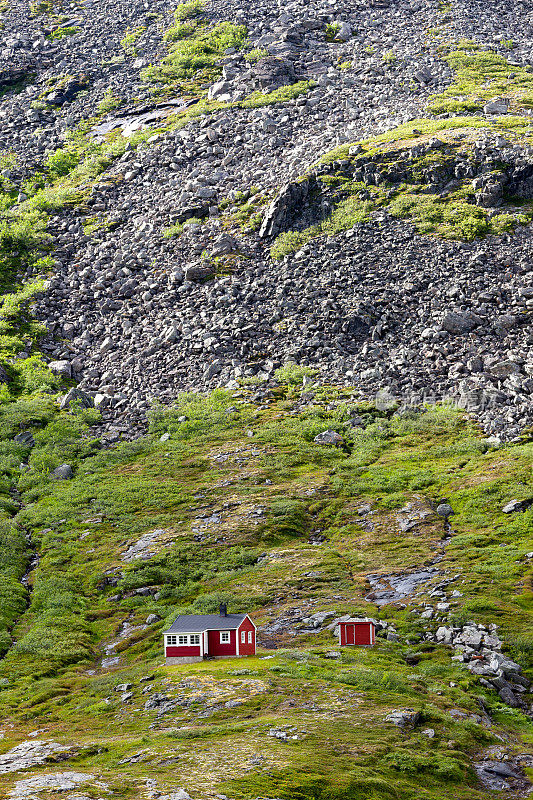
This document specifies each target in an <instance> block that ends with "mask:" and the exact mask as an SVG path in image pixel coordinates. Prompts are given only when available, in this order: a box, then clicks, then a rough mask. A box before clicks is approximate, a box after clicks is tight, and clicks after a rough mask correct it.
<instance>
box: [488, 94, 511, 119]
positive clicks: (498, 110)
mask: <svg viewBox="0 0 533 800" xmlns="http://www.w3.org/2000/svg"><path fill="white" fill-rule="evenodd" d="M509 105H510V100H509V98H508V97H493V98H492V100H489V101H488V103H485V105H484V106H483V112H484V114H485V115H486V116H493V115H500V114H507V113H508V111H509Z"/></svg>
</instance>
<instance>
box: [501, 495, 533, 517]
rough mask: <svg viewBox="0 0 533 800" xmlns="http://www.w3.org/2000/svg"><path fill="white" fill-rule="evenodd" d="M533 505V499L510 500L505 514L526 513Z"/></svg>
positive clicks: (504, 510)
mask: <svg viewBox="0 0 533 800" xmlns="http://www.w3.org/2000/svg"><path fill="white" fill-rule="evenodd" d="M532 504H533V498H532V499H529V498H528V499H527V500H510V501H509V502H508V503H507V504H506V505H505V506H504V507H503V508H502V511H503V513H504V514H515V513H516V512H518V511H525V510H526V508H529V506H530V505H532Z"/></svg>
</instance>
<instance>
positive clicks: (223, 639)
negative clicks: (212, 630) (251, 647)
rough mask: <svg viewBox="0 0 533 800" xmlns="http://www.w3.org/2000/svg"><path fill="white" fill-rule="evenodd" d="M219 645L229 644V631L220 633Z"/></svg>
mask: <svg viewBox="0 0 533 800" xmlns="http://www.w3.org/2000/svg"><path fill="white" fill-rule="evenodd" d="M220 644H229V631H220Z"/></svg>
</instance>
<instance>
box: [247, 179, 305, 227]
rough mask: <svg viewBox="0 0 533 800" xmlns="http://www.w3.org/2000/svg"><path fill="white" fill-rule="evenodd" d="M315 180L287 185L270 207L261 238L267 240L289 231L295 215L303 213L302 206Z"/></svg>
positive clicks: (263, 224)
mask: <svg viewBox="0 0 533 800" xmlns="http://www.w3.org/2000/svg"><path fill="white" fill-rule="evenodd" d="M314 184H315V180H314V179H312V178H306V179H305V180H303V181H295V182H294V183H286V184H285V186H284V187H283V188H282V190H281V192H280V193H279V194H278V196H277V197H275V198H274V200H273V201H272V202H271V203H270V205H269V206H268V208H267V210H266V212H265V216H264V217H263V222H262V223H261V227H260V229H259V237H260V238H261V239H266V238H269V237H273V236H277V234H278V233H281V231H284V230H287V228H288V227H290V223H291V220H292V217H293V215H294V214H295V213H296V212H297V211H300V212H301V206H302V204H303V203H304V202H305V200H306V199H307V197H308V195H309V190H310V188H311V186H312V185H314Z"/></svg>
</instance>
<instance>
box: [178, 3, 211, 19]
mask: <svg viewBox="0 0 533 800" xmlns="http://www.w3.org/2000/svg"><path fill="white" fill-rule="evenodd" d="M204 7H205V2H204V0H188V2H186V3H180V4H179V6H177V7H176V10H175V11H174V16H175V18H176V22H183V20H185V19H190V18H191V17H196V16H198V14H200V13H201V12H202V11H203V10H204Z"/></svg>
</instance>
